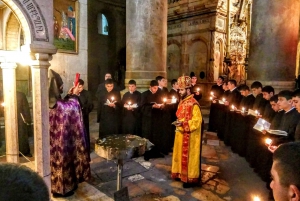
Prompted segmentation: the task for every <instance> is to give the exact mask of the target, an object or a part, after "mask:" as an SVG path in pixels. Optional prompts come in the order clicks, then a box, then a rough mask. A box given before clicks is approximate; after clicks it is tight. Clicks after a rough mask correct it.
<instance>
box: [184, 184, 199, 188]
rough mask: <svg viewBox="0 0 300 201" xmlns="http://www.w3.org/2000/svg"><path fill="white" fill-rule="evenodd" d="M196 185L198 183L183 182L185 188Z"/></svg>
mask: <svg viewBox="0 0 300 201" xmlns="http://www.w3.org/2000/svg"><path fill="white" fill-rule="evenodd" d="M195 186H196V184H194V183H183V184H182V187H183V188H192V187H195Z"/></svg>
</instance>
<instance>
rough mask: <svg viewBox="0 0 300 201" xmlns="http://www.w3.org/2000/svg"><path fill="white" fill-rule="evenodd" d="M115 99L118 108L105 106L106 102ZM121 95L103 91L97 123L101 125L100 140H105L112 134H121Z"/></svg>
mask: <svg viewBox="0 0 300 201" xmlns="http://www.w3.org/2000/svg"><path fill="white" fill-rule="evenodd" d="M112 97H114V100H115V101H116V102H115V105H116V107H115V108H113V107H110V106H108V105H105V103H106V100H107V99H108V100H110V101H111V98H112ZM121 111H122V104H121V95H120V92H119V91H117V90H115V89H113V90H112V91H110V92H107V90H105V91H104V90H103V91H101V93H99V98H98V110H97V122H98V123H100V124H99V138H104V137H106V136H107V135H111V134H120V132H121V129H120V127H121V122H120V120H121V118H120V117H121Z"/></svg>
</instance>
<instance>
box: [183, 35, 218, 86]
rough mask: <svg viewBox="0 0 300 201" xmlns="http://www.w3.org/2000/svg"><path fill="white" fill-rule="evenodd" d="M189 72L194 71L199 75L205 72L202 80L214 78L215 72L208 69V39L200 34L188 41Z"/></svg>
mask: <svg viewBox="0 0 300 201" xmlns="http://www.w3.org/2000/svg"><path fill="white" fill-rule="evenodd" d="M188 54H189V58H188V60H189V64H188V65H189V69H188V70H189V72H188V73H190V72H192V71H193V72H194V73H195V74H196V75H197V77H199V75H200V72H204V73H205V78H204V79H203V80H202V81H207V80H208V81H210V80H213V74H211V73H210V72H209V71H208V67H209V66H208V64H209V62H208V61H209V58H208V57H209V52H208V41H207V40H206V39H204V38H202V37H200V36H197V37H194V38H192V39H191V40H190V41H189V42H188Z"/></svg>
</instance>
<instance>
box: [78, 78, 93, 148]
mask: <svg viewBox="0 0 300 201" xmlns="http://www.w3.org/2000/svg"><path fill="white" fill-rule="evenodd" d="M78 83H79V84H78V92H79V94H76V95H78V98H79V102H80V106H81V111H82V117H83V124H84V127H85V130H86V133H87V135H86V137H87V145H88V150H89V151H90V121H89V114H90V112H91V111H92V110H93V109H94V104H93V99H92V96H91V94H90V92H89V91H87V90H85V89H84V81H83V80H82V79H79V80H78Z"/></svg>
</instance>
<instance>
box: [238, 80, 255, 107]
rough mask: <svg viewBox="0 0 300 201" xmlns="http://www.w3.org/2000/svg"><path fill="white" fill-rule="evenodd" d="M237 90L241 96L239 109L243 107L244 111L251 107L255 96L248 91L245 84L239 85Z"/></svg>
mask: <svg viewBox="0 0 300 201" xmlns="http://www.w3.org/2000/svg"><path fill="white" fill-rule="evenodd" d="M239 91H240V93H241V95H242V96H243V98H242V100H241V103H240V109H242V108H244V109H245V111H247V110H248V109H252V108H253V104H254V101H255V97H254V96H253V94H252V93H251V92H250V89H249V87H248V86H247V85H241V86H239Z"/></svg>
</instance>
